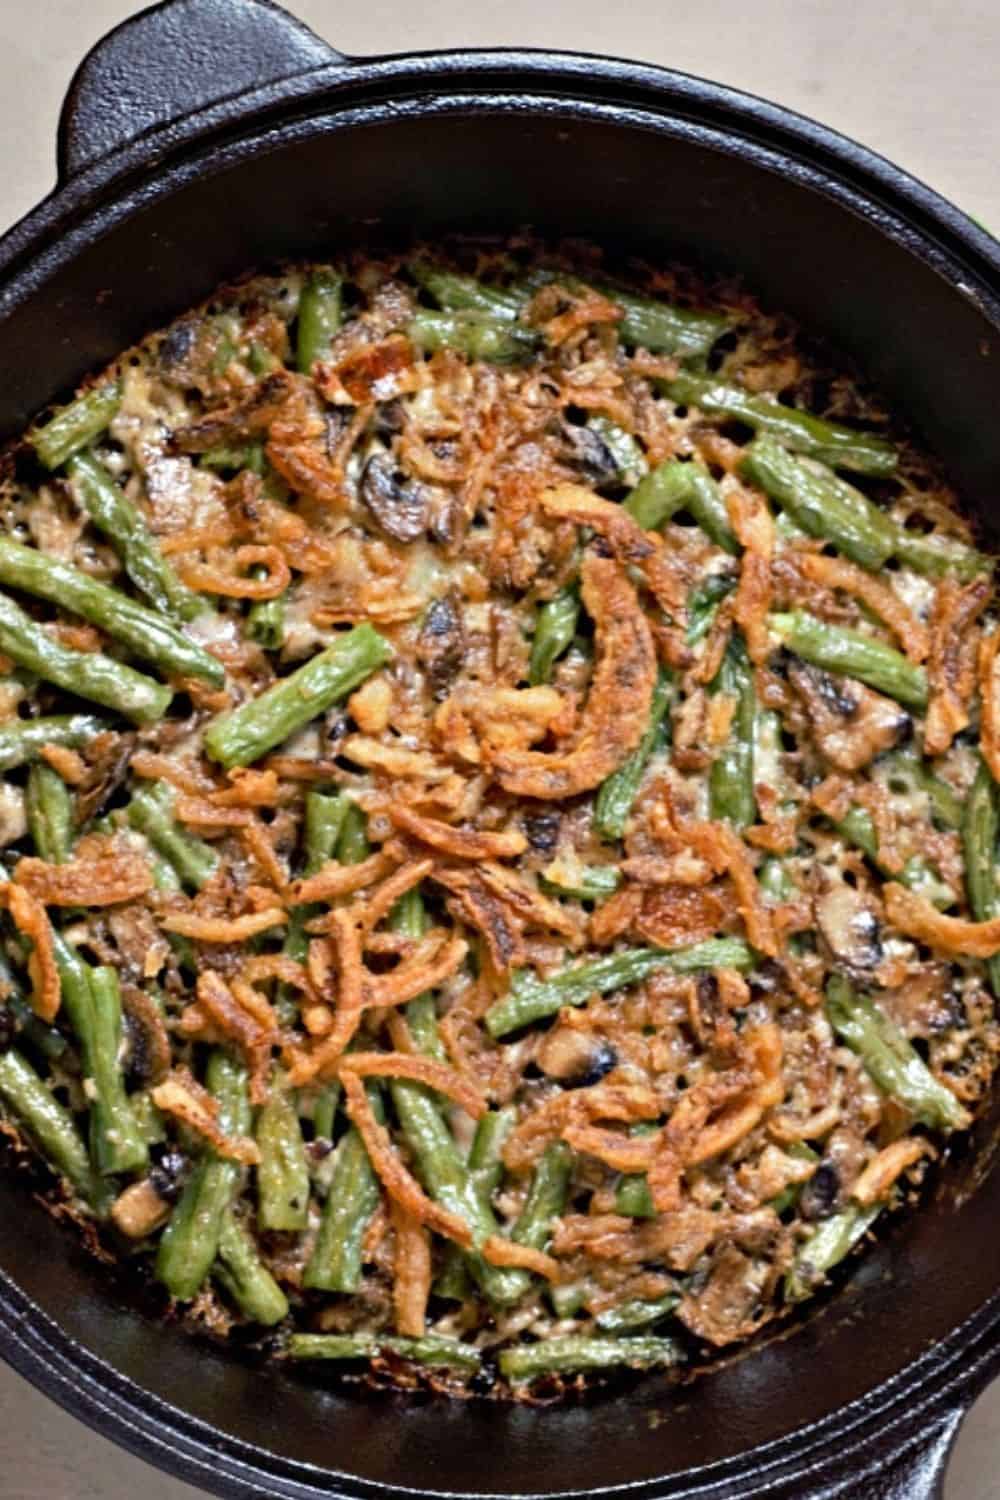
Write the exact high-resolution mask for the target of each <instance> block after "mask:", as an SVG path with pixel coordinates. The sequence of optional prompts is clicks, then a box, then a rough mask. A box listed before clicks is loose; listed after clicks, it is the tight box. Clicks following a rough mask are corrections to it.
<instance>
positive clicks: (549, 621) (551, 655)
mask: <svg viewBox="0 0 1000 1500" xmlns="http://www.w3.org/2000/svg"><path fill="white" fill-rule="evenodd" d="M579 618H580V594H579V590H578V589H577V587H576V585H575V584H570V585H569V587H567V588H564V589H560V590H559V592H558V594H556V596H555V597H554V598H553V599H549V600H548V602H547V603H545V604H543V605H542V607H541V609H540V610H539V611H538V618H537V621H536V624H535V634H534V636H533V638H532V642H531V662H530V665H529V667H528V681H529V682H530V683H531V685H532V687H537V686H538V685H539V683H543V682H548V681H549V678H550V677H551V676H552V668H553V666H554V665H555V663H556V661H557V660H558V658H559V657H560V656H562V654H563V652H564V651H565V650H566V649H567V647H568V646H570V645H572V643H573V637H574V636H575V635H576V626H577V621H578V620H579Z"/></svg>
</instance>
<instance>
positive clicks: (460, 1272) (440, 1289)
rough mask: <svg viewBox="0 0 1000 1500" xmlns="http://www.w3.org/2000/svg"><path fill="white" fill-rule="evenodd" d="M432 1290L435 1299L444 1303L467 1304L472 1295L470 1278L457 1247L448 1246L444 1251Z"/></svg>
mask: <svg viewBox="0 0 1000 1500" xmlns="http://www.w3.org/2000/svg"><path fill="white" fill-rule="evenodd" d="M433 1290H434V1295H435V1297H441V1298H443V1299H444V1300H445V1301H446V1302H467V1301H468V1300H469V1298H470V1297H471V1296H472V1295H473V1290H474V1289H473V1285H472V1277H471V1276H470V1275H469V1272H468V1270H467V1268H466V1265H465V1256H464V1255H463V1254H462V1252H461V1250H460V1249H459V1248H458V1246H457V1245H449V1246H448V1248H447V1250H446V1251H445V1256H444V1261H443V1263H442V1266H441V1270H440V1271H439V1272H438V1275H437V1277H436V1278H435V1281H434V1289H433Z"/></svg>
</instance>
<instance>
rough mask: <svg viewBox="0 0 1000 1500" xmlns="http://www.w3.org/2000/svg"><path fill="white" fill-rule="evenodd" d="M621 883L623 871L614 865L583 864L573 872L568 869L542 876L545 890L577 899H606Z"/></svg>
mask: <svg viewBox="0 0 1000 1500" xmlns="http://www.w3.org/2000/svg"><path fill="white" fill-rule="evenodd" d="M550 868H551V867H550ZM621 883H622V877H621V871H620V870H618V869H616V868H615V866H614V865H581V866H579V868H577V869H575V870H574V871H573V873H572V874H570V873H569V872H568V871H567V873H566V874H565V875H563V874H562V873H560V874H559V875H558V876H553V875H551V874H546V875H543V876H542V885H543V887H544V888H545V890H547V891H550V892H551V893H552V894H553V895H555V896H571V897H572V898H573V899H574V900H576V901H606V900H607V899H608V897H609V896H613V895H614V893H615V891H616V890H617V889H618V887H619V886H620V885H621Z"/></svg>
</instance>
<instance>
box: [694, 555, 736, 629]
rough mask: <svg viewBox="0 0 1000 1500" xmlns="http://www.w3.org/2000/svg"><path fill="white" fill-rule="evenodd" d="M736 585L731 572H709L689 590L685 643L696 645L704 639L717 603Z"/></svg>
mask: <svg viewBox="0 0 1000 1500" xmlns="http://www.w3.org/2000/svg"><path fill="white" fill-rule="evenodd" d="M735 587H736V578H735V577H734V576H733V574H732V573H709V575H708V577H707V578H705V579H703V580H702V582H701V583H699V584H696V585H695V587H694V588H693V589H692V590H691V594H690V597H689V599H688V606H687V615H688V624H687V632H686V634H685V637H684V639H685V643H686V645H688V646H689V647H693V646H697V645H698V644H699V643H700V642H701V641H703V640H704V639H705V637H706V636H707V635H708V633H709V631H710V630H711V628H712V625H713V623H714V621H715V616H716V614H717V613H718V609H719V605H720V604H721V603H722V601H723V599H725V598H726V597H727V596H728V595H729V594H731V593H732V592H733V589H734V588H735Z"/></svg>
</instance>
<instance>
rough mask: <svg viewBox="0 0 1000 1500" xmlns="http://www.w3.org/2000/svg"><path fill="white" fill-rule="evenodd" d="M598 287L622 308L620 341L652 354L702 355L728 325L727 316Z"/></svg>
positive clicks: (685, 356) (615, 289) (679, 356)
mask: <svg viewBox="0 0 1000 1500" xmlns="http://www.w3.org/2000/svg"><path fill="white" fill-rule="evenodd" d="M598 290H600V291H601V292H603V294H604V295H605V296H607V297H608V298H609V299H610V300H611V301H612V302H616V303H617V304H618V306H619V307H621V308H624V317H623V318H622V320H621V322H620V323H619V325H618V332H619V335H620V337H621V339H622V342H623V343H626V344H636V345H639V346H641V347H642V348H643V349H649V350H651V351H652V352H653V353H655V354H675V355H677V357H678V358H679V359H694V358H699V357H702V356H704V355H707V354H708V353H709V351H710V350H711V348H712V345H713V344H714V343H715V341H716V339H717V338H718V337H719V336H720V334H723V333H725V331H726V329H727V328H728V327H729V319H728V318H725V317H723V316H722V315H721V314H719V313H707V312H693V311H691V310H690V309H689V308H684V307H673V306H672V305H671V304H670V303H669V302H661V301H660V300H659V299H658V298H655V297H643V296H640V295H638V294H637V293H635V292H623V291H620V290H619V289H618V288H617V287H600V288H598Z"/></svg>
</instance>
